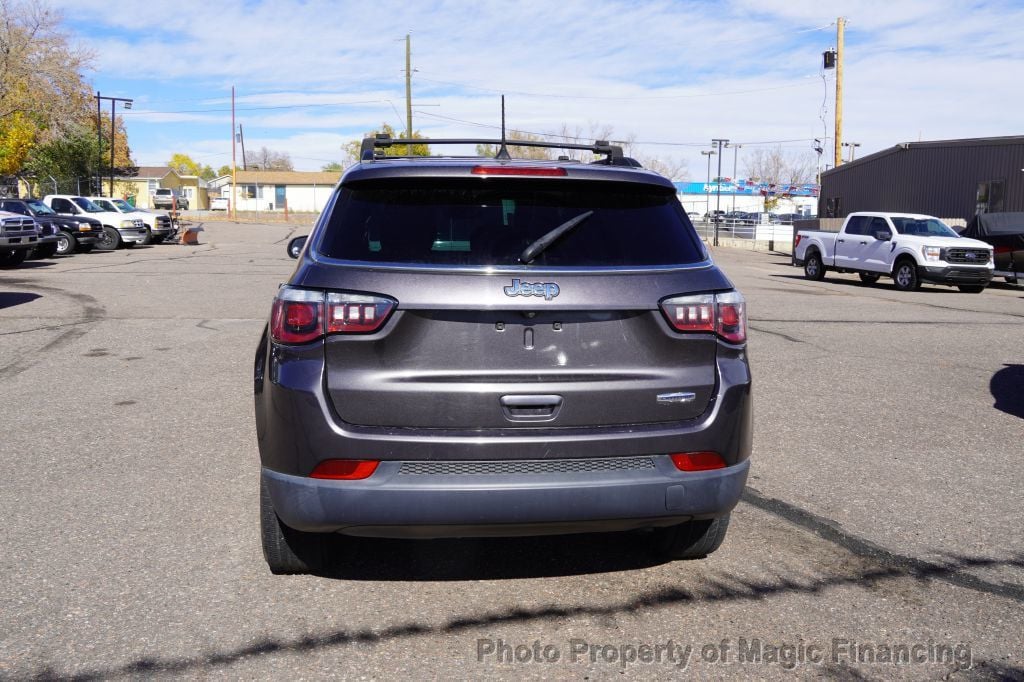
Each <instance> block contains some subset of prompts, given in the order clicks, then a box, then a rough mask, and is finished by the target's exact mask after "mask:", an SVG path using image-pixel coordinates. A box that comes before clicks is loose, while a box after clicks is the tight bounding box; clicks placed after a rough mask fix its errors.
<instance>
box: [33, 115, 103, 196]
mask: <svg viewBox="0 0 1024 682" xmlns="http://www.w3.org/2000/svg"><path fill="white" fill-rule="evenodd" d="M101 151H102V150H101V149H100V148H99V147H98V146H97V141H96V129H95V126H88V125H83V124H78V125H76V126H74V127H72V128H69V129H68V130H67V132H66V133H65V134H64V135H63V136H61V137H57V138H53V139H51V140H49V141H47V142H42V143H40V144H38V145H36V146H35V147H34V148H33V149H32V152H31V154H30V155H29V158H28V160H27V161H26V163H25V168H24V170H25V171H26V172H27V174H28V175H29V176H30V177H31V178H32V184H33V185H34V186H33V188H32V191H33V193H36V192H38V188H39V187H41V186H45V187H47V188H49V187H51V186H52V185H51V183H52V182H53V181H56V183H57V188H56V190H55V193H74V194H80V193H89V190H90V188H89V182H90V178H91V177H92V176H93V174H94V171H95V167H96V157H97V155H98V154H99V153H100V152H101ZM46 193H48V192H43V194H46Z"/></svg>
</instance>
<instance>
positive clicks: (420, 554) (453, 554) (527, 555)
mask: <svg viewBox="0 0 1024 682" xmlns="http://www.w3.org/2000/svg"><path fill="white" fill-rule="evenodd" d="M651 535H652V534H651V533H650V532H645V531H634V532H625V533H585V534H579V535H549V536H540V537H512V538H459V539H441V540H390V539H379V538H359V537H347V536H341V535H339V536H335V537H333V538H331V540H332V542H331V544H330V548H329V551H328V562H327V566H328V567H327V568H326V569H325V570H322V571H319V572H318V573H317V575H320V576H322V577H325V578H333V579H338V580H372V581H381V580H384V581H399V580H400V581H410V580H412V581H436V580H508V579H515V578H550V577H557V576H572V575H587V574H591V573H611V572H615V571H632V570H638V569H642V568H649V567H652V566H657V565H659V564H663V563H666V562H667V559H665V558H664V557H662V556H659V555H658V554H657V553H656V552H655V551H654V548H653V547H652V544H653V538H652V537H651Z"/></svg>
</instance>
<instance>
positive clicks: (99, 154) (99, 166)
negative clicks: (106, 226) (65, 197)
mask: <svg viewBox="0 0 1024 682" xmlns="http://www.w3.org/2000/svg"><path fill="white" fill-rule="evenodd" d="M100 99H102V97H101V96H100V91H99V90H97V91H96V186H95V191H96V192H97V193H99V192H100V191H101V189H100V188H102V187H103V127H102V124H101V123H100ZM89 184H90V185H91V184H92V180H90V181H89ZM93 190H94V188H93V187H89V191H90V192H92V191H93ZM79 191H81V190H79Z"/></svg>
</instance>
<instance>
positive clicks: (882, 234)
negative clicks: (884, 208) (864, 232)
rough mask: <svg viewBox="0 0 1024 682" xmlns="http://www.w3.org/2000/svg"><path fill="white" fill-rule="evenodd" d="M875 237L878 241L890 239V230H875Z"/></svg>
mask: <svg viewBox="0 0 1024 682" xmlns="http://www.w3.org/2000/svg"><path fill="white" fill-rule="evenodd" d="M875 239H877V240H878V241H880V242H887V241H889V240H890V239H892V232H890V231H889V230H875Z"/></svg>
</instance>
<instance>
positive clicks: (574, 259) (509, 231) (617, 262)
mask: <svg viewBox="0 0 1024 682" xmlns="http://www.w3.org/2000/svg"><path fill="white" fill-rule="evenodd" d="M339 192H340V195H339V196H338V198H337V201H336V202H335V204H334V207H333V210H332V211H331V214H330V217H329V218H328V220H327V222H326V224H325V225H324V228H323V229H324V235H323V238H322V239H321V241H320V245H319V251H320V253H322V254H323V255H325V256H328V257H330V258H337V259H341V260H346V261H365V262H371V263H423V264H435V265H469V266H492V265H496V266H514V265H520V263H519V260H518V259H519V255H520V254H521V253H522V252H523V250H524V249H525V248H526V247H527V246H529V245H530V244H531V243H532V242H534V241H535V240H537V239H538V238H540V237H541V236H543V235H545V234H547V233H548V232H550V231H551V230H553V229H555V228H556V227H558V226H559V225H562V224H563V223H565V222H566V221H568V220H571V219H573V218H575V217H577V216H579V215H581V214H583V213H586V212H588V211H593V215H591V216H590V217H589V218H587V219H586V220H584V221H583V222H581V223H580V224H579V225H578V226H576V227H575V228H574V229H573V230H571V231H570V232H568V233H567V234H565V235H564V236H562V237H561V238H560V239H558V240H557V241H556V242H554V243H553V244H552V245H551V246H549V247H548V248H547V249H546V250H545V251H544V252H543V253H541V254H540V255H539V256H537V258H536V259H535V260H534V261H533V262H532V263H531V267H545V266H548V267H576V266H579V267H583V266H603V267H629V266H658V265H680V264H688V263H695V262H700V261H702V260H703V259H704V249H703V246H702V245H701V243H700V240H699V238H698V237H697V235H696V233H695V231H694V229H693V226H692V224H691V223H690V221H689V219H688V218H687V217H686V214H685V212H684V211H683V210H682V207H681V206H680V205H679V202H678V200H677V199H676V196H675V193H674V192H673V190H671V189H668V188H660V187H657V186H653V185H645V184H640V183H628V182H600V181H592V180H591V181H575V180H564V179H558V180H545V181H538V180H522V179H495V178H485V179H480V178H473V179H465V180H463V179H455V180H453V179H451V178H444V179H393V180H374V181H368V182H364V183H352V184H349V185H344V186H342V187H341V188H340V189H339Z"/></svg>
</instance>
